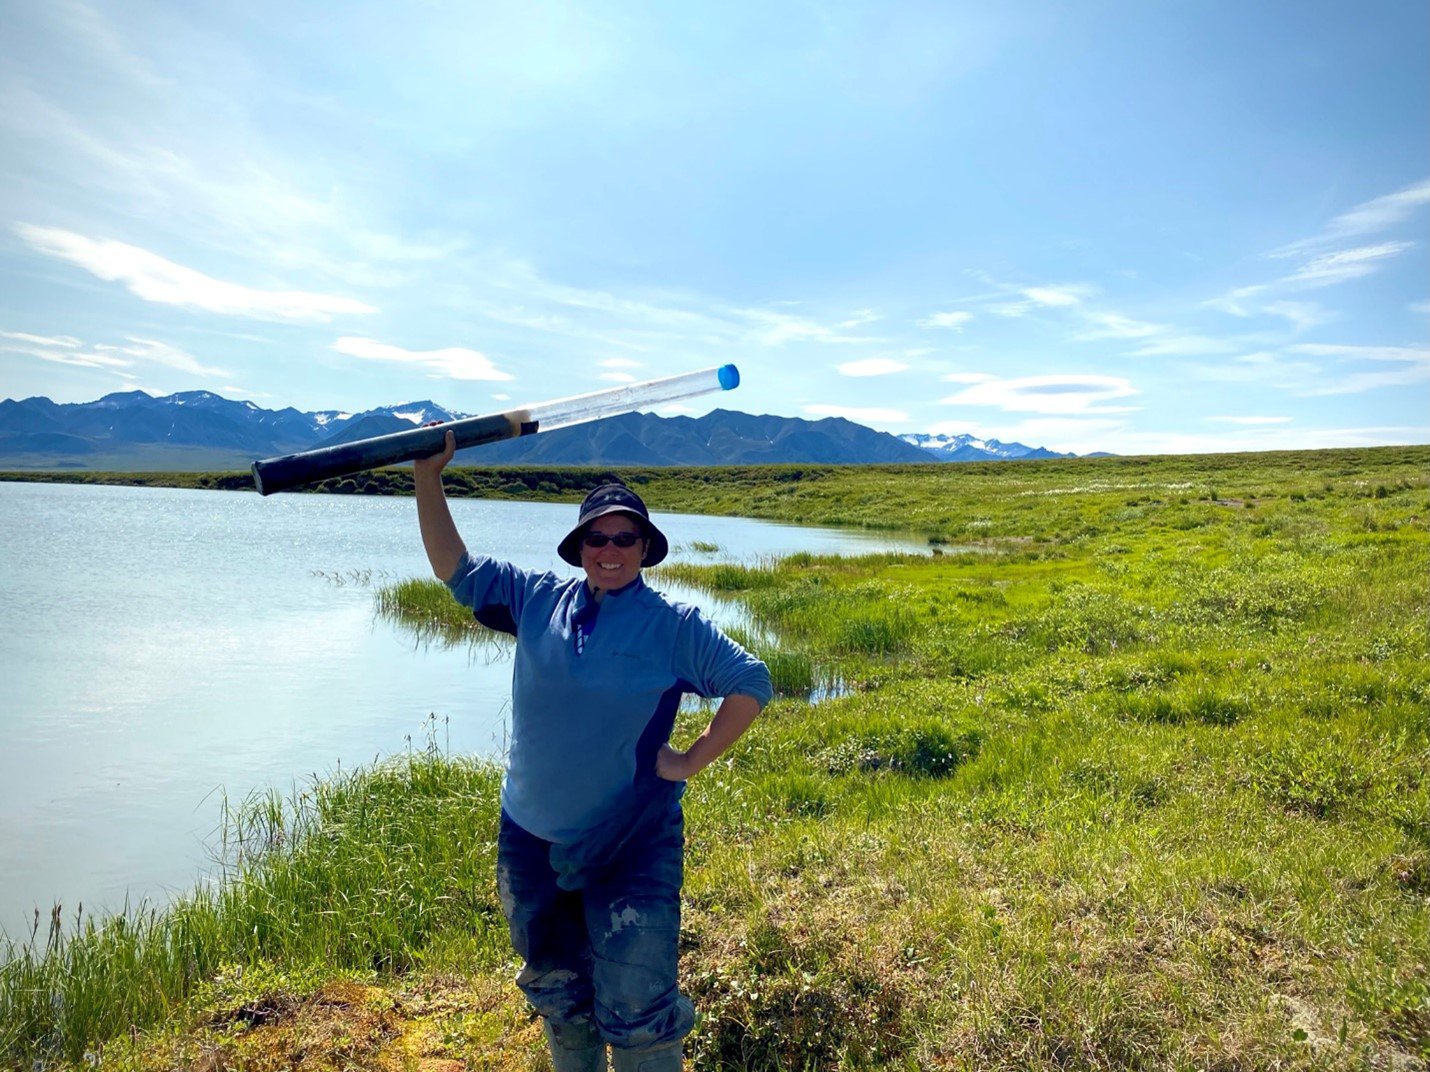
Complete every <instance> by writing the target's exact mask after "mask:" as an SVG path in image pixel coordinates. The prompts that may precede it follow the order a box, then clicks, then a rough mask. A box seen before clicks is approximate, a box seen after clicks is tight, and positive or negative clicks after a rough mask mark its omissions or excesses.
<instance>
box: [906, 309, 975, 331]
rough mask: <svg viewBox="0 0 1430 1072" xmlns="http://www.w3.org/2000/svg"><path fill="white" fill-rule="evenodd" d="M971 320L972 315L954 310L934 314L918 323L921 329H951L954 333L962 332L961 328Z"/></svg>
mask: <svg viewBox="0 0 1430 1072" xmlns="http://www.w3.org/2000/svg"><path fill="white" fill-rule="evenodd" d="M972 319H973V314H972V313H967V312H963V311H961V310H956V311H954V312H948V313H934V314H933V315H932V316H926V317H924V318H923V319H922V320H920V321H918V325H919V327H921V328H952V329H953V330H954V331H962V330H963V326H964V325H965V324H967V323H968V322H969V321H970V320H972Z"/></svg>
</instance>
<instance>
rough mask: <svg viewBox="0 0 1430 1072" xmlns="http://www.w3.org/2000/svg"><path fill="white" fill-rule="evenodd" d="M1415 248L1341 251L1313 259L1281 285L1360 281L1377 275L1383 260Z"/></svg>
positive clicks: (1389, 244)
mask: <svg viewBox="0 0 1430 1072" xmlns="http://www.w3.org/2000/svg"><path fill="white" fill-rule="evenodd" d="M1413 245H1414V243H1413V242H1382V243H1380V244H1379V245H1375V246H1358V247H1357V248H1355V249H1339V250H1336V251H1335V252H1334V253H1325V254H1322V255H1321V256H1319V257H1313V258H1312V259H1311V260H1309V261H1307V262H1306V263H1305V264H1303V265H1301V267H1300V268H1297V269H1296V270H1295V271H1294V272H1292V273H1291V274H1290V275H1288V276H1283V277H1282V278H1281V279H1280V280H1278V282H1280V283H1283V284H1286V285H1287V286H1292V287H1329V286H1331V285H1332V284H1335V283H1343V282H1345V281H1346V280H1347V279H1359V278H1361V277H1362V276H1367V275H1370V273H1371V272H1374V271H1375V270H1376V269H1377V268H1378V267H1379V266H1380V265H1379V262H1380V261H1383V260H1385V259H1386V258H1387V257H1394V256H1395V255H1396V254H1398V253H1404V252H1405V251H1406V250H1407V249H1410V248H1411V247H1412V246H1413Z"/></svg>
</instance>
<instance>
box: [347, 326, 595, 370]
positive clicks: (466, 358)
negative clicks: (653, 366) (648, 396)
mask: <svg viewBox="0 0 1430 1072" xmlns="http://www.w3.org/2000/svg"><path fill="white" fill-rule="evenodd" d="M333 349H334V350H336V351H337V352H338V353H340V354H346V355H347V356H349V357H356V358H360V359H361V360H364V361H392V362H395V363H397V364H402V365H417V366H419V367H421V368H425V369H427V370H428V373H429V374H430V375H432V376H434V377H446V378H447V379H452V380H510V379H514V377H513V376H512V375H511V374H510V373H507V372H503V371H501V369H499V368H497V367H496V366H495V365H493V364H492V362H491V360H490V359H489V358H488V357H487V356H486V355H485V354H482V353H479V352H478V351H476V350H468V349H466V348H465V347H462V346H448V347H445V348H443V349H441V350H405V349H403V348H402V347H400V346H393V345H391V344H390V343H384V342H378V341H377V340H375V339H362V338H354V337H352V336H344V337H343V338H341V339H339V340H338V341H337V342H335V343H333ZM611 375H617V374H616V373H612V374H611Z"/></svg>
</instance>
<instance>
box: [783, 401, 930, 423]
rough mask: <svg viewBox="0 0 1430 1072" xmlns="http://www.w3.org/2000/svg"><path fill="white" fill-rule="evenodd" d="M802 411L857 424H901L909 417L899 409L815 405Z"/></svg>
mask: <svg viewBox="0 0 1430 1072" xmlns="http://www.w3.org/2000/svg"><path fill="white" fill-rule="evenodd" d="M804 411H805V412H806V413H808V414H810V415H812V416H815V417H843V418H844V419H845V420H849V421H855V422H857V423H859V424H903V423H907V422H908V420H909V415H908V414H907V413H905V412H904V411H903V410H901V409H883V408H880V407H878V406H870V407H859V406H829V405H822V404H817V403H816V404H813V405H808V406H805V407H804Z"/></svg>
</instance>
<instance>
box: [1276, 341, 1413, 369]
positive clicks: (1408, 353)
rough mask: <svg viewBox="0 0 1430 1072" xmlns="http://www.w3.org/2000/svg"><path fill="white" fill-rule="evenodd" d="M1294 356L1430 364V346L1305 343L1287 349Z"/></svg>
mask: <svg viewBox="0 0 1430 1072" xmlns="http://www.w3.org/2000/svg"><path fill="white" fill-rule="evenodd" d="M1286 349H1287V351H1288V352H1290V353H1293V354H1309V355H1311V356H1312V357H1340V358H1348V359H1350V360H1354V361H1409V362H1414V363H1418V364H1422V365H1423V364H1430V346H1340V345H1333V344H1329V343H1314V342H1305V343H1297V344H1296V345H1295V346H1288V347H1286Z"/></svg>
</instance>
